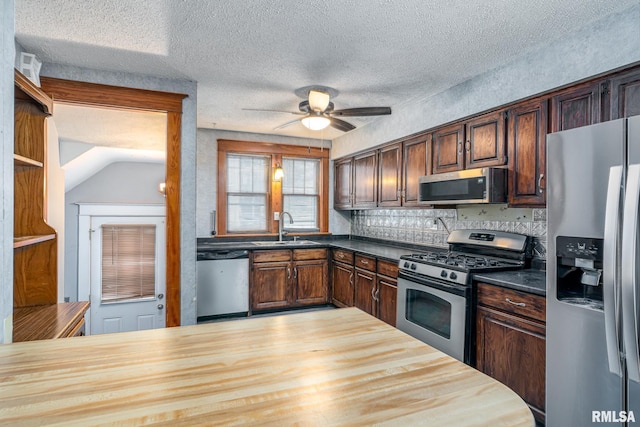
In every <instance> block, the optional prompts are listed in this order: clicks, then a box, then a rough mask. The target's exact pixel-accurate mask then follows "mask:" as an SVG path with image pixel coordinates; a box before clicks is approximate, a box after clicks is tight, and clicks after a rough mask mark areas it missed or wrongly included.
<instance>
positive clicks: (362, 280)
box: [354, 268, 376, 316]
mask: <svg viewBox="0 0 640 427" xmlns="http://www.w3.org/2000/svg"><path fill="white" fill-rule="evenodd" d="M375 290H376V274H375V273H371V272H368V271H364V270H360V269H358V268H356V280H355V304H354V305H355V306H356V307H358V308H359V309H360V310H362V311H364V312H365V313H369V314H371V315H372V316H375V315H376V312H375V300H374V292H375Z"/></svg>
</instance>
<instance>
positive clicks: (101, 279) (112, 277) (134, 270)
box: [90, 217, 165, 335]
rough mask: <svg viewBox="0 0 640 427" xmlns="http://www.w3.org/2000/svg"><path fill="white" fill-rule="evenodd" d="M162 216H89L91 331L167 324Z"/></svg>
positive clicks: (152, 326) (131, 328) (163, 223)
mask: <svg viewBox="0 0 640 427" xmlns="http://www.w3.org/2000/svg"><path fill="white" fill-rule="evenodd" d="M164 247H165V218H164V217H92V218H91V295H90V301H91V323H90V329H91V334H92V335H93V334H105V333H114V332H127V331H137V330H144V329H154V328H164V327H165V299H164V294H165V251H164Z"/></svg>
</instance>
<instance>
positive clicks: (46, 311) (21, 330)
mask: <svg viewBox="0 0 640 427" xmlns="http://www.w3.org/2000/svg"><path fill="white" fill-rule="evenodd" d="M88 309H89V301H78V302H63V303H59V304H51V305H36V306H33V307H20V308H16V309H14V310H13V342H22V341H33V340H46V339H53V338H61V337H65V336H67V335H68V334H69V333H70V332H72V330H73V328H74V326H76V325H77V324H78V322H79V321H80V320H81V319H82V318H83V317H84V313H85V312H86V311H87V310H88Z"/></svg>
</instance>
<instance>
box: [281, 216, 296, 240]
mask: <svg viewBox="0 0 640 427" xmlns="http://www.w3.org/2000/svg"><path fill="white" fill-rule="evenodd" d="M285 214H287V215H289V224H293V217H292V216H291V214H290V213H289V212H287V211H282V212H280V220H279V221H278V241H279V242H282V236H284V235H285V234H287V232H286V231H284V230H283V229H282V228H283V224H284V222H283V221H284V218H283V217H284V215H285Z"/></svg>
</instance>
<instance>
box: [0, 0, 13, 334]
mask: <svg viewBox="0 0 640 427" xmlns="http://www.w3.org/2000/svg"><path fill="white" fill-rule="evenodd" d="M14 5H15V4H14V0H2V3H0V39H1V41H0V52H2V55H1V56H0V57H1V58H2V59H1V60H0V61H1V62H0V94H1V98H2V99H1V101H0V344H2V343H8V342H11V341H12V333H13V326H12V325H13V69H14V65H15V62H14V61H15V40H14Z"/></svg>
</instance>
